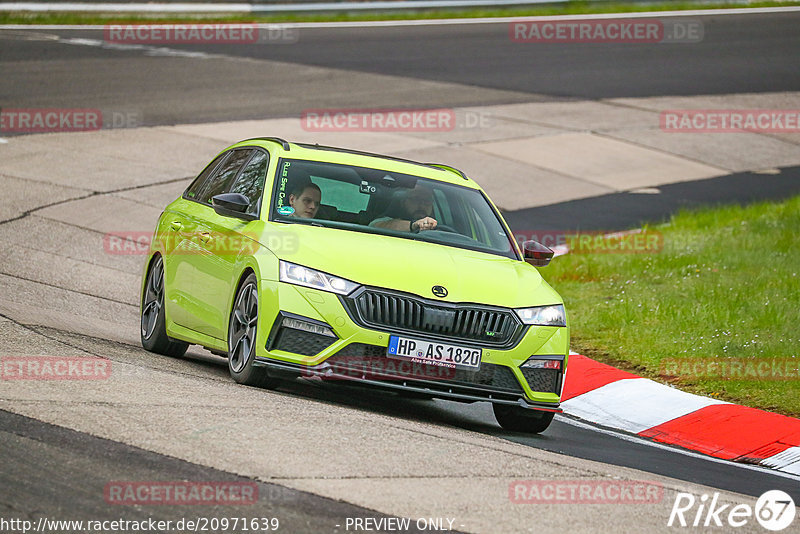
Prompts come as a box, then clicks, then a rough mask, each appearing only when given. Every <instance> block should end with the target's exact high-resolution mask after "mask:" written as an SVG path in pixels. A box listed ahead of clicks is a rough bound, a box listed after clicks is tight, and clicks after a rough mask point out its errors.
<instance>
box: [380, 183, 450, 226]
mask: <svg viewBox="0 0 800 534" xmlns="http://www.w3.org/2000/svg"><path fill="white" fill-rule="evenodd" d="M386 215H387V216H386V217H380V218H378V219H375V220H374V221H372V222H371V223H369V225H370V226H375V227H378V228H387V229H389V230H397V231H399V232H415V233H416V232H419V231H421V230H435V229H436V227H437V226H438V222H437V221H436V219H434V218H433V217H432V215H433V190H432V189H431V188H430V187H426V186H424V185H421V184H419V183H417V185H416V186H415V187H414V189H409V190H408V191H405V192H404V193H403V194H402V195H401V196H400V197H399V199H395V200H393V201H392V204H391V205H390V206H389V209H388V210H387V214H386Z"/></svg>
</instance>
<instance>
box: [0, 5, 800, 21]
mask: <svg viewBox="0 0 800 534" xmlns="http://www.w3.org/2000/svg"><path fill="white" fill-rule="evenodd" d="M797 5H800V1H771V2H757V1H756V2H747V1H738V2H737V1H732V2H724V1H723V2H682V1H672V2H669V1H667V2H654V3H643V2H636V3H633V2H613V1H612V2H608V1H603V2H587V1H580V0H579V1H570V2H567V3H566V4H550V5H541V6H527V7H508V8H474V9H449V10H445V9H430V10H417V11H388V12H387V11H373V12H338V13H280V14H270V15H266V14H264V15H253V14H219V13H216V14H214V13H208V14H167V15H165V14H158V13H153V14H144V13H143V14H127V13H69V12H61V13H57V12H54V13H35V12H4V13H0V24H107V23H112V22H113V23H115V24H122V23H126V22H128V23H137V22H138V23H166V24H171V23H173V24H174V23H189V22H216V23H234V22H258V23H280V22H344V21H368V20H409V19H412V20H414V19H450V18H490V17H530V16H544V15H588V14H594V13H633V12H641V11H682V10H689V9H730V8H742V7H784V6H797Z"/></svg>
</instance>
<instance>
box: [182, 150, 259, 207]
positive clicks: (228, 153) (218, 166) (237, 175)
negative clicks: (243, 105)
mask: <svg viewBox="0 0 800 534" xmlns="http://www.w3.org/2000/svg"><path fill="white" fill-rule="evenodd" d="M237 150H250V151H251V152H252V153H251V154H250V157H248V158H247V160H246V161H245V162H244V163H243V164H242V166H241V167H240V168H239V171H238V172H237V173H236V176H234V178H233V180H231V185H233V184H235V183H236V180H238V179H239V177H240V176H241V174H242V172H244V168H245V167H247V165H249V164H250V161H251V160H252V159H253V157H255V155H256V151H258V150H260V151H261V152H264V153H265V154H266V155H267V169H266V171H265V172H264V191H262V192H261V202H260V203H259V205H258V215H257V216H256V219H255V220H258V219H261V207H262V206H263V204H264V193H265V192H266V190H267V174H268V173H269V163H270V157H271V154H270V153H269V150H267V149H265V148H263V147H260V146H237V147H235V148H231V149H229V150H228V151H227V152H224V153H223V154H221V155H224V156H225V157H224V158H221V159H220V160H219V163H217V165H216V167H215V168H214V169H213V170H212V171H211V172H212V175H215V174H216V173H217V171H219V169H220V166H221V165H223V164H224V163H225V162H226V161H228V158H230V155H231V154H233V153H234V152H235V151H237ZM219 156H220V155H217V156H216V157H215V158H214V159H213V160H211V163H209V164H208V165H206V166H205V168H204V169H203V170H202V171H200V174H198V175H197V177H196V178H195V179H194V180H192V183H191V184H189V187H187V188H186V190H185V191H184V192H183V194H182V195H181V198H183V199H185V200H188V201H189V202H195V203H197V204H200V205H201V206H205V207H207V208H211V209H214V206H212V205H211V204H207V203H205V202H201V201H200V200H197V198H191V197H189V196H188V195H187V193H188V191H189V189H191V188H192V186H193V185H194V183H195V182H196V181H197V180H199V179H200V176H202V175H203V173H204V172H206V169H208V167H209V166H211V165H212V164H213V163H214V161H215V160H216V159H217V158H218V157H219ZM205 189H206V184H204V186H203V187H202V188H201V189H200V191H198V194H197V196H198V197H200V196H202V193H203V192H205Z"/></svg>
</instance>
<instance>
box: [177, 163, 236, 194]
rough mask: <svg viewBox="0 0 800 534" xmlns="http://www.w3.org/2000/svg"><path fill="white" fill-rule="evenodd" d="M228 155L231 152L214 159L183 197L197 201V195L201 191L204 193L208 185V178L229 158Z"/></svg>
mask: <svg viewBox="0 0 800 534" xmlns="http://www.w3.org/2000/svg"><path fill="white" fill-rule="evenodd" d="M228 154H230V152H223V153H222V154H220V155H219V156H217V157H216V158H215V159H214V161H212V162H211V163H209V164H208V166H207V167H206V168H205V169H203V172H201V173H200V175H199V176H198V177H197V178H195V179H194V181H193V182H192V183H191V185H189V187H187V188H186V191H185V192H184V193H183V195H184V196H185V197H186V198H191V199H192V200H197V195H198V193H200V191H202V189H203V187H204V186H205V185H206V182H207V181H208V177H209V176H211V174H212V173H213V172H214V169H216V168H217V167H218V166H219V164H220V162H221V161H222V160H224V159H225V158H227V157H228Z"/></svg>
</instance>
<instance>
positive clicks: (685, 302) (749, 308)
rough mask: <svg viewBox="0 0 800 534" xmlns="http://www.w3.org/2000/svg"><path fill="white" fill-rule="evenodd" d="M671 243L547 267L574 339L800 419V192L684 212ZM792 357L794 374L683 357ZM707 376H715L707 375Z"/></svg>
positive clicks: (654, 374)
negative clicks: (702, 366)
mask: <svg viewBox="0 0 800 534" xmlns="http://www.w3.org/2000/svg"><path fill="white" fill-rule="evenodd" d="M649 230H657V231H660V232H661V233H662V234H663V238H664V241H663V250H662V251H661V252H658V253H649V254H598V253H594V254H568V255H566V256H563V257H558V258H556V259H554V260H553V262H552V263H551V265H550V266H549V267H547V268H545V269H542V274H543V275H544V277H545V278H546V279H547V280H548V282H550V284H552V285H553V287H555V289H556V290H558V291H559V292H560V293H561V295H562V296H563V297H564V300H565V303H566V306H567V309H568V312H569V314H570V321H571V326H572V348H573V350H575V351H577V352H581V353H583V354H585V355H587V356H590V357H592V358H595V359H598V360H600V361H604V362H606V363H610V364H612V365H616V366H618V367H622V368H624V369H627V370H630V371H633V372H636V373H638V374H640V375H643V376H647V377H650V378H654V379H656V380H659V381H661V382H667V383H672V384H674V385H676V386H678V387H680V388H681V389H684V390H687V391H692V392H695V393H699V394H703V395H709V396H713V397H717V398H721V399H725V400H729V401H733V402H737V403H741V404H745V405H748V406H753V407H757V408H763V409H766V410H771V411H775V412H779V413H783V414H786V415H793V416H800V370H799V369H798V368H799V367H800V356H798V347H799V346H800V197H795V198H792V199H790V200H787V201H785V202H780V203H759V204H753V205H750V206H747V207H740V206H725V207H718V208H709V209H704V210H700V211H683V212H680V213H678V214H677V215H675V216H674V217H673V218H672V219H671V221H670V222H669V223H667V224H664V225H660V226H656V227H651V228H650V229H649ZM773 360H780V361H784V362H785V361H786V360H788V361H789V364H790V367H789V368H790V369H791V372H790V375H792V376H794V378H793V379H790V380H775V379H774V378H770V377H769V373H768V378H767V379H736V378H720V373H718V372H713V371H712V372H710V373H701V376H697V375H693V374H692V372H691V371H688V372H687V371H686V370H685V369H684V370H683V371H681V372H674V366H673V367H670V368H667V367H665V365H667V364H678V365H686V364H691V363H697V362H706V363H708V362H712V363H711V365H713V364H714V363H713V362H718V363H724V362H728V363H730V362H739V363H743V364H750V363H753V364H757V363H759V362H767V363H770V364H771V362H772V361H773ZM703 375H704V376H703Z"/></svg>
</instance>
